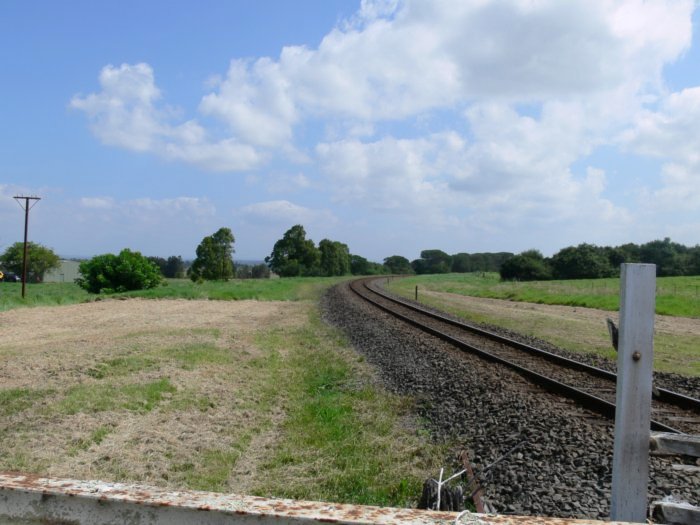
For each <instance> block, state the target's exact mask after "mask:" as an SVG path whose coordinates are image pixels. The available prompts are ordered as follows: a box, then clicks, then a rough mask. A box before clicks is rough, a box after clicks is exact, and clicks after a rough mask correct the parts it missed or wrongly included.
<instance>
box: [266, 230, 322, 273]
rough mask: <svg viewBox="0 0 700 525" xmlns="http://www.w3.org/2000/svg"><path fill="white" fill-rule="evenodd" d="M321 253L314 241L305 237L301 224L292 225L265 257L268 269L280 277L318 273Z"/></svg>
mask: <svg viewBox="0 0 700 525" xmlns="http://www.w3.org/2000/svg"><path fill="white" fill-rule="evenodd" d="M320 261H321V254H320V252H319V250H318V248H316V245H315V244H314V241H312V240H311V239H307V238H306V231H305V230H304V227H303V226H302V225H301V224H297V225H295V226H292V227H291V228H290V229H289V230H287V231H286V232H285V233H284V235H283V236H282V238H281V239H280V240H278V241H277V242H276V243H275V246H274V247H273V248H272V253H271V254H270V255H269V256H268V257H265V262H266V263H267V265H268V266H269V267H270V269H271V270H272V271H273V272H275V273H276V274H277V275H280V276H281V277H296V276H299V275H302V276H308V275H318V274H319V273H320V268H319V265H320Z"/></svg>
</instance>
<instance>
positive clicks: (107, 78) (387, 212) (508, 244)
mask: <svg viewBox="0 0 700 525" xmlns="http://www.w3.org/2000/svg"><path fill="white" fill-rule="evenodd" d="M699 24H700V14H699V12H698V9H696V5H695V4H694V2H692V1H686V0H658V1H653V0H649V1H641V0H616V1H612V0H611V1H605V0H601V1H593V0H580V1H579V0H567V1H566V2H562V1H561V0H498V1H495V0H494V1H491V0H465V1H457V0H444V1H443V0H435V1H428V0H406V1H401V0H366V1H361V2H360V1H350V0H313V1H312V0H295V1H294V2H290V1H286V0H259V1H253V0H246V1H244V0H208V1H207V2H194V1H184V0H168V1H165V0H149V1H148V2H143V1H141V0H120V1H118V2H116V1H109V0H105V1H100V2H95V1H94V0H71V1H70V2H55V1H51V0H45V1H37V0H3V2H2V3H1V4H0V250H4V249H5V248H6V247H7V246H8V245H10V244H12V243H14V242H17V241H20V240H22V237H23V228H24V212H23V211H22V209H21V208H20V206H18V204H17V203H16V202H15V201H14V200H13V196H15V195H35V196H39V197H41V200H40V201H38V202H37V203H36V205H35V206H34V207H33V208H32V209H31V212H30V218H29V238H30V240H32V241H34V242H38V243H41V244H43V245H45V246H48V247H51V248H53V249H54V250H55V251H56V252H57V253H58V254H59V255H61V256H63V257H90V256H93V255H97V254H102V253H117V252H118V251H120V250H121V249H123V248H130V249H132V250H138V251H140V252H141V253H143V254H144V255H155V256H162V257H168V256H171V255H181V256H182V257H183V258H185V259H190V258H193V257H194V254H195V250H196V247H197V245H198V244H199V242H200V241H201V240H202V238H203V237H205V236H207V235H211V234H212V233H214V232H215V231H216V230H218V229H219V228H220V227H224V226H225V227H229V228H231V230H232V231H233V233H234V235H235V238H236V242H235V245H234V248H235V250H236V255H235V258H238V259H248V260H256V259H257V260H259V259H262V258H263V257H265V256H266V255H269V254H270V252H271V251H272V246H273V245H274V243H275V241H276V240H278V239H279V238H281V237H282V235H283V234H284V232H285V231H286V230H288V229H289V228H290V227H291V226H293V225H295V224H302V225H303V226H304V227H305V229H306V232H307V237H308V238H311V239H313V240H314V241H315V242H316V243H318V242H319V241H320V240H321V239H324V238H329V239H332V240H337V241H341V242H344V243H346V244H347V245H348V246H349V248H350V251H351V253H354V254H358V255H362V256H364V257H366V258H368V259H370V260H374V261H381V260H382V259H384V258H385V257H388V256H391V255H403V256H404V257H407V258H408V259H415V258H417V257H419V255H420V251H421V250H424V249H441V250H443V251H445V252H447V253H458V252H467V253H475V252H489V251H490V252H497V251H509V252H514V253H519V252H522V251H524V250H528V249H538V250H540V251H541V252H542V253H543V254H545V255H552V254H553V253H556V252H557V251H558V250H560V249H561V248H564V247H567V246H572V245H577V244H580V243H583V242H586V243H592V244H597V245H620V244H624V243H627V242H635V243H644V242H648V241H651V240H654V239H662V238H665V237H670V238H671V239H672V240H674V241H676V242H680V243H683V244H686V245H688V246H694V245H696V244H698V243H700V37H699V36H698V33H699V27H698V25H699Z"/></svg>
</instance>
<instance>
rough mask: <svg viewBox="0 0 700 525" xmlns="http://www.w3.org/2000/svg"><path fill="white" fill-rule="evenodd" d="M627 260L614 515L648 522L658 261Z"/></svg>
mask: <svg viewBox="0 0 700 525" xmlns="http://www.w3.org/2000/svg"><path fill="white" fill-rule="evenodd" d="M621 266H622V273H621V279H620V339H619V345H618V353H617V408H616V409H615V445H614V448H613V473H612V499H611V503H610V518H611V519H612V520H614V521H630V522H636V523H645V522H646V517H647V488H648V484H649V433H650V421H651V388H652V361H653V357H654V306H655V302H656V265H654V264H623V265H621Z"/></svg>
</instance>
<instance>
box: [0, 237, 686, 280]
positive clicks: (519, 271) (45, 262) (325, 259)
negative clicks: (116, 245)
mask: <svg viewBox="0 0 700 525" xmlns="http://www.w3.org/2000/svg"><path fill="white" fill-rule="evenodd" d="M234 243H235V237H234V235H233V232H232V231H231V229H230V228H220V229H219V230H217V231H216V232H215V233H213V234H212V235H208V236H206V237H204V238H203V239H202V241H201V242H200V243H199V245H198V246H197V249H196V258H195V259H194V261H192V262H191V264H189V265H188V263H187V262H186V261H183V259H182V257H181V256H179V255H178V256H171V257H168V258H167V259H166V258H163V257H144V256H143V255H141V253H140V252H135V251H131V250H129V249H124V250H122V251H121V252H120V253H119V254H116V255H115V254H104V255H98V256H96V257H93V258H92V259H90V260H87V261H83V262H81V264H80V274H81V277H80V278H79V279H77V280H76V282H77V283H78V285H80V286H81V287H83V288H84V289H86V290H88V291H89V292H91V293H110V292H123V291H128V290H136V289H143V288H152V287H155V286H158V285H159V284H161V283H162V282H163V278H184V277H189V278H190V279H191V280H192V281H194V282H203V281H207V280H214V281H216V280H219V281H225V280H228V279H233V278H238V279H260V278H269V277H270V276H271V274H272V273H274V274H276V275H278V276H280V277H307V276H328V277H330V276H342V275H349V274H352V275H381V274H437V273H448V272H455V273H466V272H499V273H500V276H501V279H503V280H519V281H532V280H551V279H591V278H601V277H612V276H616V275H618V274H619V267H620V264H622V263H639V262H641V263H653V264H656V267H657V275H659V276H662V277H663V276H680V275H700V246H699V245H696V246H694V247H687V246H684V245H682V244H679V243H676V242H672V241H671V240H670V239H669V238H665V239H663V240H654V241H651V242H648V243H645V244H641V245H637V244H634V243H627V244H623V245H620V246H615V247H611V246H596V245H594V244H587V243H583V244H579V245H578V246H569V247H567V248H563V249H562V250H560V251H559V252H557V253H556V254H554V255H553V256H552V257H544V256H543V255H542V253H541V252H539V251H538V250H527V251H524V252H522V253H520V254H517V255H514V254H513V253H510V252H495V253H491V252H485V253H471V254H470V253H465V252H460V253H456V254H453V255H449V254H447V253H446V252H444V251H442V250H437V249H430V250H423V251H421V252H420V257H419V258H418V259H414V260H413V261H409V260H408V259H407V258H405V257H403V256H401V255H392V256H389V257H387V258H385V259H384V260H383V263H377V262H372V261H368V260H367V259H366V258H364V257H362V256H360V255H355V254H351V253H350V249H349V248H348V246H347V245H346V244H344V243H342V242H339V241H334V240H331V239H323V240H321V241H320V242H319V244H318V246H317V245H316V244H315V243H314V241H313V240H311V239H308V238H307V237H306V231H305V229H304V227H303V226H302V225H301V224H296V225H294V226H292V227H291V228H290V229H289V230H287V231H286V232H285V233H284V235H283V236H282V238H281V239H279V240H278V241H277V242H276V243H275V244H274V246H273V248H272V253H271V254H270V255H269V256H267V257H265V263H264V264H262V263H261V264H254V265H244V264H238V265H236V264H234V261H233V254H234V253H235V250H234V248H233V245H234ZM28 252H29V265H28V273H27V276H28V279H27V280H28V281H29V282H41V281H43V278H44V274H45V273H46V272H47V271H49V270H51V269H54V268H58V267H59V265H60V260H59V258H58V256H57V255H56V254H55V253H54V252H53V251H52V250H51V249H50V248H46V247H43V246H41V245H38V244H35V243H29V245H28ZM22 254H23V244H22V243H15V244H13V245H12V246H10V247H9V248H8V249H7V250H6V251H5V252H4V253H3V254H2V255H0V267H1V268H0V269H2V270H5V271H6V272H7V271H9V272H14V273H16V274H21V271H22Z"/></svg>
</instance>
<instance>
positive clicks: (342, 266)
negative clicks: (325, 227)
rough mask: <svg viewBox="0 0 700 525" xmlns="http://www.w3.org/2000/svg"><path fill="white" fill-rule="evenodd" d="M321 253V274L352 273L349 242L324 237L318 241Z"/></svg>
mask: <svg viewBox="0 0 700 525" xmlns="http://www.w3.org/2000/svg"><path fill="white" fill-rule="evenodd" d="M318 250H319V252H320V253H321V259H320V261H321V262H320V267H321V274H322V275H325V276H328V277H330V276H333V275H345V274H348V273H350V250H349V249H348V246H347V244H343V243H342V242H338V241H331V240H329V239H323V240H322V241H321V242H320V243H318Z"/></svg>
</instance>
